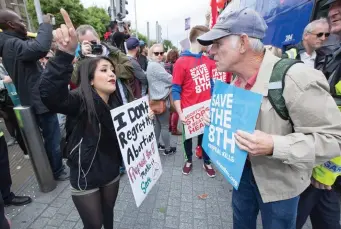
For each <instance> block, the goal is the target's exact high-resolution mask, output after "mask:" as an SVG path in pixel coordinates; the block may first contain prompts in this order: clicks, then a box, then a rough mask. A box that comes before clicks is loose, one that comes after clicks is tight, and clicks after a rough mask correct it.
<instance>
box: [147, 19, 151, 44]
mask: <svg viewBox="0 0 341 229" xmlns="http://www.w3.org/2000/svg"><path fill="white" fill-rule="evenodd" d="M149 45H150V34H149V21H147V46H148V47H149Z"/></svg>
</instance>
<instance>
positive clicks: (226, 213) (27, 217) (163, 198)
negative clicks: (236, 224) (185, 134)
mask: <svg viewBox="0 0 341 229" xmlns="http://www.w3.org/2000/svg"><path fill="white" fill-rule="evenodd" d="M178 141H180V139H178ZM178 149H179V150H178V153H177V154H175V155H173V156H169V157H163V156H162V161H163V163H162V164H163V170H164V172H163V175H162V177H161V178H160V181H159V182H158V184H157V185H156V186H154V188H153V189H152V190H151V193H150V194H149V196H148V197H147V199H146V200H145V201H144V202H143V204H142V205H141V206H140V208H136V205H135V202H134V198H133V194H132V191H131V187H130V185H129V181H128V179H127V176H126V175H125V176H123V177H122V178H121V183H120V192H119V196H118V199H117V203H116V207H115V217H114V220H115V228H129V229H156V228H180V229H192V228H193V229H201V228H202V229H206V228H208V229H229V228H232V210H231V194H232V188H231V186H230V185H229V184H228V183H227V181H226V180H225V179H224V178H223V177H222V175H221V174H218V175H217V177H216V178H214V179H212V178H209V177H207V175H206V174H205V173H204V172H203V169H202V164H201V163H202V161H199V160H197V159H194V161H193V163H194V168H193V173H192V174H191V175H189V176H184V175H182V173H181V169H182V166H183V162H184V159H183V154H182V153H181V149H180V146H178ZM11 153H13V152H11ZM29 177H30V176H29ZM17 194H25V195H30V196H31V197H32V198H34V202H33V203H32V204H30V205H28V206H24V207H20V208H14V207H10V208H7V209H6V212H7V215H8V216H9V217H10V218H11V219H12V223H13V228H14V229H39V228H44V229H72V228H74V229H80V228H83V227H82V222H81V220H80V218H79V215H78V213H77V211H76V210H75V207H74V205H73V202H72V200H71V197H70V186H69V183H68V182H60V183H58V187H57V188H56V189H55V190H54V191H52V192H50V193H47V194H43V193H41V192H39V188H38V185H37V183H36V181H35V178H34V177H30V178H29V179H28V180H27V181H26V182H25V184H24V185H23V187H22V188H20V189H18V190H17ZM202 194H208V196H207V199H205V200H202V199H199V198H198V195H202ZM258 228H262V227H261V224H260V221H259V226H258ZM309 228H311V227H310V226H308V225H307V226H306V227H305V229H309Z"/></svg>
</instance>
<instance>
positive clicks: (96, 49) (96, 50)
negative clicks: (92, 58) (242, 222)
mask: <svg viewBox="0 0 341 229" xmlns="http://www.w3.org/2000/svg"><path fill="white" fill-rule="evenodd" d="M91 50H92V52H91V54H94V55H102V53H103V47H102V45H101V44H97V42H96V41H91Z"/></svg>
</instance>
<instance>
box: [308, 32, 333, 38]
mask: <svg viewBox="0 0 341 229" xmlns="http://www.w3.org/2000/svg"><path fill="white" fill-rule="evenodd" d="M312 34H314V35H316V37H318V38H320V37H323V35H324V36H325V37H329V35H330V33H312Z"/></svg>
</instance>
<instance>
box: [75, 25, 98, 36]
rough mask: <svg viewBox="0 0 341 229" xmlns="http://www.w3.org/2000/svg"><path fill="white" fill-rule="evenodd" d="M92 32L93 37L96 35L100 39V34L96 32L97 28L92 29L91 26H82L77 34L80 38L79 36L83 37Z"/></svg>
mask: <svg viewBox="0 0 341 229" xmlns="http://www.w3.org/2000/svg"><path fill="white" fill-rule="evenodd" d="M88 31H90V32H92V33H93V35H95V36H96V37H97V38H99V36H98V33H97V32H96V30H95V28H94V27H92V26H91V25H81V26H79V27H78V28H77V29H76V33H77V38H79V36H83V35H84V34H85V33H86V32H88Z"/></svg>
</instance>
